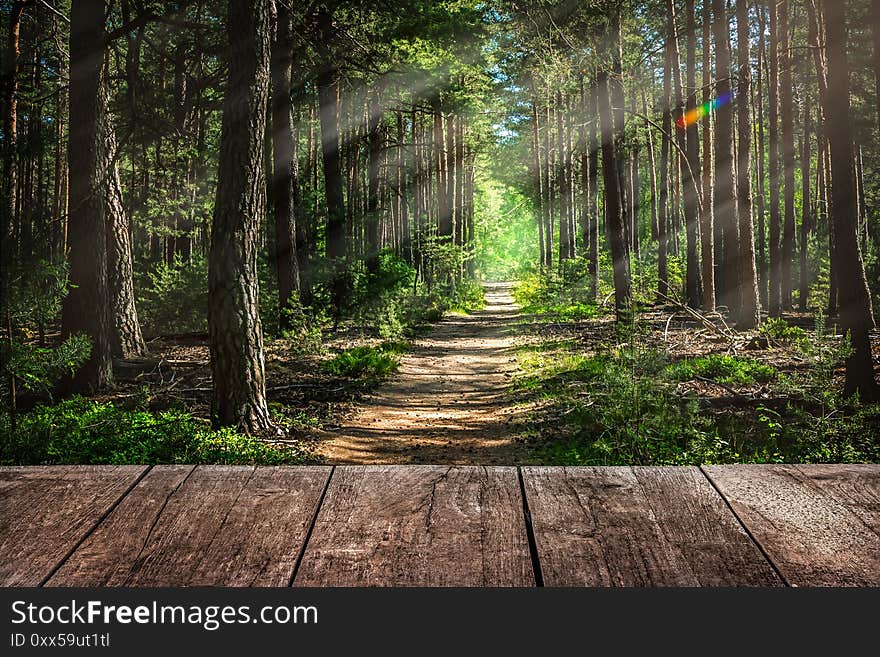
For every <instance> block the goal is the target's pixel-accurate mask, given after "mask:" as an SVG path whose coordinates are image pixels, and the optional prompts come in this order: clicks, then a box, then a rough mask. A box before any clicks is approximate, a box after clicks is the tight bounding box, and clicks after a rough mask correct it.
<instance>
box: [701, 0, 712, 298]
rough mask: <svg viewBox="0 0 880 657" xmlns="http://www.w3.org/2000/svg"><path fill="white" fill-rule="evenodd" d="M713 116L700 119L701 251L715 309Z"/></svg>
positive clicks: (706, 83) (707, 94) (707, 47)
mask: <svg viewBox="0 0 880 657" xmlns="http://www.w3.org/2000/svg"><path fill="white" fill-rule="evenodd" d="M711 100H712V12H711V5H710V4H709V2H708V0H703V102H704V103H709V102H711ZM711 122H712V117H711V116H707V117H706V118H705V119H704V122H703V171H702V188H703V190H702V208H703V211H702V212H701V213H700V250H701V254H700V256H701V265H702V267H701V269H702V274H703V309H704V310H706V311H707V312H713V311H714V310H715V212H714V208H713V205H714V203H713V199H712V130H711Z"/></svg>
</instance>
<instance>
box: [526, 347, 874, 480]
mask: <svg viewBox="0 0 880 657" xmlns="http://www.w3.org/2000/svg"><path fill="white" fill-rule="evenodd" d="M574 345H575V343H566V342H565V341H557V342H555V343H553V344H551V345H550V346H549V347H548V348H546V349H541V348H540V347H530V348H528V349H522V350H520V351H519V353H518V359H519V362H520V367H521V368H522V369H523V370H524V374H523V375H521V376H520V377H519V378H518V379H516V380H515V382H514V384H513V386H514V390H515V391H518V393H519V395H520V397H521V398H522V400H523V401H524V402H536V405H535V409H536V410H534V411H532V412H531V416H530V417H529V419H528V421H527V423H526V427H525V433H526V437H527V438H529V439H530V442H531V444H532V445H533V449H534V452H535V458H536V460H537V461H539V462H541V463H546V464H550V465H696V464H702V463H781V462H807V463H809V462H859V461H867V462H878V461H880V445H878V444H877V442H876V441H875V440H873V439H872V438H871V436H875V435H878V432H880V406H876V405H875V406H868V407H861V406H858V405H852V404H851V403H850V402H848V401H847V400H843V399H841V398H840V395H839V393H837V392H836V391H835V390H834V388H833V386H831V385H823V384H820V383H817V382H816V381H813V382H812V383H811V386H812V389H813V390H815V389H817V388H821V389H823V390H824V391H825V392H824V396H823V397H822V399H821V404H817V403H816V401H815V399H814V398H813V397H809V396H808V395H806V394H803V395H799V393H797V390H796V389H794V388H792V386H791V381H790V379H788V378H787V377H779V376H777V374H776V371H775V370H774V368H772V367H770V366H768V365H765V364H762V363H759V362H757V361H754V360H751V359H745V358H737V357H731V356H720V355H710V356H705V357H700V358H693V359H688V360H685V361H680V362H677V363H670V362H669V357H668V355H667V354H666V353H665V351H663V350H658V349H649V348H642V349H639V348H630V347H624V348H619V347H617V346H615V345H605V346H603V347H601V348H600V349H599V351H598V353H592V354H586V353H579V352H577V351H576V347H575V346H574ZM694 376H703V377H705V378H711V379H713V380H715V381H718V382H719V383H725V385H748V384H750V383H753V382H758V381H760V382H767V383H771V384H773V385H777V381H778V385H779V386H780V391H778V392H779V394H778V396H779V397H780V398H782V399H781V401H782V402H783V403H781V404H771V403H770V401H767V400H765V401H763V402H762V401H755V403H754V404H745V405H744V406H741V407H733V408H725V409H718V410H712V409H711V407H710V408H707V407H705V406H704V405H702V404H701V402H700V400H699V399H698V398H694V397H689V396H685V395H683V394H680V393H679V392H678V390H677V385H678V381H680V380H687V379H690V378H693V377H694ZM816 376H821V374H820V373H814V377H816ZM782 386H784V389H783V388H782ZM808 389H810V388H809V387H808V386H806V385H805V386H804V387H803V388H802V390H804V391H806V390H808ZM814 396H815V395H814ZM770 406H773V408H770Z"/></svg>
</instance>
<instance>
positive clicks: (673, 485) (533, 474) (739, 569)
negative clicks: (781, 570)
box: [523, 467, 782, 586]
mask: <svg viewBox="0 0 880 657" xmlns="http://www.w3.org/2000/svg"><path fill="white" fill-rule="evenodd" d="M523 483H524V485H525V490H526V497H527V500H528V504H529V511H530V513H531V517H532V526H533V527H534V532H535V542H536V546H537V550H538V557H539V560H540V563H541V569H542V573H543V576H544V583H545V585H546V586H746V585H753V586H774V585H775V586H778V585H781V584H782V582H780V581H779V579H778V577H776V575H775V573H774V572H773V569H772V567H771V566H770V564H768V563H767V561H766V560H765V559H764V558H763V556H762V555H761V553H760V551H759V550H758V548H757V547H756V546H755V545H754V544H753V543H752V541H751V540H750V539H749V537H748V535H747V534H746V533H745V532H744V531H743V529H742V528H741V526H740V525H739V523H738V522H737V520H736V518H735V517H734V516H733V514H732V513H730V510H729V509H728V508H727V506H726V505H725V503H724V501H723V500H722V499H721V497H720V496H719V495H718V493H717V492H716V491H715V490H714V489H713V488H712V486H711V485H710V484H709V482H708V481H707V480H706V478H705V477H704V476H703V474H702V473H701V472H700V471H699V469H697V468H628V467H595V468H592V467H583V468H546V467H529V468H523Z"/></svg>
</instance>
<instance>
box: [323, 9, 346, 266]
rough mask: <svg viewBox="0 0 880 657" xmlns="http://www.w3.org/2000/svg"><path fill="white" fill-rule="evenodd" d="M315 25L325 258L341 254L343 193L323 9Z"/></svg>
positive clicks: (335, 88)
mask: <svg viewBox="0 0 880 657" xmlns="http://www.w3.org/2000/svg"><path fill="white" fill-rule="evenodd" d="M318 28H319V31H320V33H321V40H322V43H323V44H325V45H324V52H322V55H323V57H324V58H323V61H322V63H321V67H320V70H319V72H318V97H319V104H320V121H321V158H322V162H323V165H324V194H325V196H326V199H327V258H328V259H330V260H331V261H332V260H340V259H342V258H345V255H346V248H345V235H346V225H345V196H344V193H343V185H342V162H341V160H340V154H339V106H338V103H337V97H338V94H339V80H338V75H339V73H338V71H337V69H336V67H335V65H334V63H333V54H332V53H331V52H330V51H329V45H328V44H330V43H331V42H332V40H333V20H332V16H331V15H330V13H329V12H328V11H327V10H326V9H321V10H320V11H319V12H318Z"/></svg>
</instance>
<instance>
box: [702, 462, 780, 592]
mask: <svg viewBox="0 0 880 657" xmlns="http://www.w3.org/2000/svg"><path fill="white" fill-rule="evenodd" d="M699 468H700V473H701V474H702V475H703V476H704V477H705V478H706V481H708V482H709V485H710V486H711V487H712V490H714V491H715V494H716V495H718V497H720V498H721V501H722V502H724V504H725V506H726V507H727V508H728V510H729V511H730V513H731V514H732V515H733V517H734V518H736V521H737V522H738V523H739V526H740V527H742V529H743V531H744V532H745V533H746V536H748V537H749V540H750V541H751V542H752V543H754V544H755V547H756V548H758V551H759V552H760V553H761V554H762V555H763V556H764V559H765V560H766V561H767V563H768V564H769V565H770V567H771V568H772V569H773V572H775V573H776V576H777V577H779V580H780V581H781V582H782V583H783V584H785V586H786V587H789V588H790V587H791V582H789V581H788V579H787V578H786V577H785V575H783V574H782V571H781V570H779V567H778V566H777V565H776V562H774V561H773V558H772V557H771V556H770V553H769V552H767V550H765V549H764V546H763V545H761V541H759V540H758V538H757V536H755V535H754V534H753V533H752V530H751V529H749V526H748V525H747V524H746V523H745V522H744V521H743V519H742V518H740V517H739V514H738V513H737V512H736V509H734V508H733V505H732V504H731V503H730V500H728V499H727V497H725V496H724V494H723V493H722V492H721V490H720V489H719V488H718V485H717V484H716V483H715V482H714V481H712V477H710V476H709V473H708V472H706V469H705V466H704V465H700V466H699Z"/></svg>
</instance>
